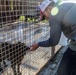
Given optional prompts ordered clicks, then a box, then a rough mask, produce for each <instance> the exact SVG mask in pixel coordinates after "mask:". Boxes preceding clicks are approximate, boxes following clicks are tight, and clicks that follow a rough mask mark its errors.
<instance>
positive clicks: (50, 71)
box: [37, 46, 67, 75]
mask: <svg viewBox="0 0 76 75" xmlns="http://www.w3.org/2000/svg"><path fill="white" fill-rule="evenodd" d="M66 49H67V46H66V47H62V48H61V49H60V51H59V52H57V54H56V55H55V56H54V58H53V59H52V60H50V61H49V62H48V63H47V64H46V65H45V67H44V68H43V69H42V70H41V71H40V72H39V73H38V74H37V75H55V73H56V71H57V69H58V66H59V63H60V61H61V59H62V57H63V54H64V52H65V51H66Z"/></svg>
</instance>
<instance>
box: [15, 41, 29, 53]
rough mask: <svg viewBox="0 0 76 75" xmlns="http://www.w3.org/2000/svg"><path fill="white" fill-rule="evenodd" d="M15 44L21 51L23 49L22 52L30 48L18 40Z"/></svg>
mask: <svg viewBox="0 0 76 75" xmlns="http://www.w3.org/2000/svg"><path fill="white" fill-rule="evenodd" d="M16 45H17V47H18V48H19V49H20V50H22V51H24V52H26V51H28V50H29V49H30V48H29V47H27V46H26V45H25V43H21V42H18V43H16Z"/></svg>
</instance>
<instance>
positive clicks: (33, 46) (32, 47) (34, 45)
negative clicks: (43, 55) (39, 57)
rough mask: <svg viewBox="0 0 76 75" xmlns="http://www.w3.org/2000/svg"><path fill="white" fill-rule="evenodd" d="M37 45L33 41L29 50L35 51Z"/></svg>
mask: <svg viewBox="0 0 76 75" xmlns="http://www.w3.org/2000/svg"><path fill="white" fill-rule="evenodd" d="M38 47H39V46H38V44H37V43H35V44H33V45H32V46H31V47H30V51H35V50H36V49H37V48H38Z"/></svg>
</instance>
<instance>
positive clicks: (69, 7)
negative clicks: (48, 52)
mask: <svg viewBox="0 0 76 75" xmlns="http://www.w3.org/2000/svg"><path fill="white" fill-rule="evenodd" d="M55 2H56V0H55V1H53V0H45V1H43V2H42V4H41V5H40V9H41V11H42V12H43V14H44V15H45V17H46V19H48V20H49V26H50V38H49V39H48V40H45V41H42V42H38V43H35V44H33V45H32V46H31V47H30V51H35V50H36V49H37V48H38V47H50V46H56V45H57V44H58V42H59V39H60V36H61V32H63V33H64V35H65V36H66V37H67V38H68V39H69V40H70V41H69V44H68V48H67V50H66V52H65V53H64V55H63V57H62V59H61V62H60V64H59V67H58V70H57V73H56V75H76V1H63V2H61V3H60V4H58V5H55Z"/></svg>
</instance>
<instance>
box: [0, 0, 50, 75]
mask: <svg viewBox="0 0 76 75" xmlns="http://www.w3.org/2000/svg"><path fill="white" fill-rule="evenodd" d="M42 1H43V0H0V75H35V74H36V73H37V72H38V71H39V70H40V68H41V67H42V66H43V65H44V64H45V63H46V62H47V61H48V60H49V58H50V57H51V49H50V48H41V47H40V48H38V50H37V51H34V52H27V51H28V50H29V47H30V46H31V45H32V44H33V43H37V42H39V41H43V40H46V39H48V38H49V30H50V28H49V26H48V22H47V21H46V20H43V21H40V19H39V18H40V10H39V5H40V3H41V2H42Z"/></svg>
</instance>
